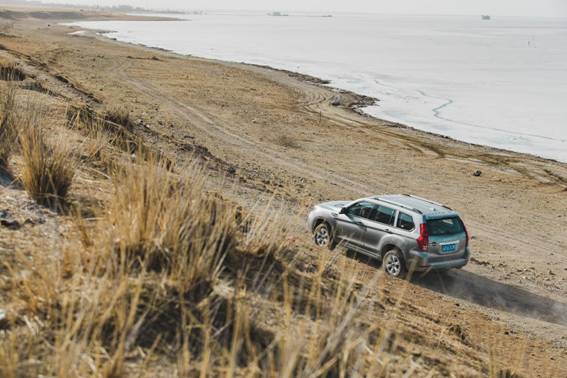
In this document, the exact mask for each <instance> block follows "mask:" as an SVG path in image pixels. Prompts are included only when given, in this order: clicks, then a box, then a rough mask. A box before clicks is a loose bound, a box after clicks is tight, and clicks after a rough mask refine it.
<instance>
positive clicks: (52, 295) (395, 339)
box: [0, 104, 551, 378]
mask: <svg viewBox="0 0 567 378" xmlns="http://www.w3.org/2000/svg"><path fill="white" fill-rule="evenodd" d="M20 109H21V110H22V111H21V114H20V113H17V124H18V125H25V126H26V127H22V128H21V135H20V143H21V146H22V155H23V168H22V169H23V172H22V178H23V182H24V186H25V188H26V190H27V191H28V192H29V193H30V195H31V196H32V197H33V198H35V199H36V200H37V201H38V202H41V203H46V204H49V205H53V204H60V202H61V201H62V200H64V199H65V197H66V196H67V193H68V191H69V187H70V185H71V183H72V181H73V164H70V161H71V159H69V156H68V154H67V153H66V152H64V149H62V148H61V146H63V147H64V148H69V147H68V146H67V144H68V143H60V144H50V143H48V142H49V141H51V140H48V139H47V138H46V135H45V131H44V129H43V128H42V122H41V120H42V119H43V111H42V109H41V107H38V106H37V104H28V105H26V106H23V107H20ZM68 121H69V122H71V121H73V122H75V123H73V125H74V127H73V128H74V129H76V130H78V131H81V132H82V135H83V136H85V137H86V138H88V141H87V142H82V144H81V145H80V149H81V152H82V155H83V156H84V157H85V159H84V161H83V163H87V164H85V165H83V166H81V167H79V169H84V168H85V166H86V165H88V164H91V163H92V162H93V161H106V162H107V163H106V164H108V167H110V166H111V167H112V168H109V169H108V170H107V171H106V174H104V175H101V176H103V177H105V178H103V179H101V180H108V181H105V183H106V184H108V185H107V186H108V187H110V186H112V190H111V191H109V192H108V193H105V195H104V198H103V199H102V200H101V206H100V207H97V209H96V210H94V211H96V213H95V214H94V215H93V216H89V218H88V219H85V218H81V216H80V215H78V216H77V218H76V219H75V220H74V224H73V226H75V227H70V228H72V229H71V231H65V233H64V237H65V239H66V242H65V243H63V242H62V243H61V244H60V245H57V246H55V247H50V248H46V249H45V250H44V249H42V250H41V251H40V252H39V253H32V254H31V255H28V254H23V253H21V254H19V253H15V254H14V260H15V261H16V262H15V263H12V262H3V261H0V270H1V271H2V272H6V275H5V276H4V277H0V293H1V294H2V297H0V301H1V302H0V304H1V305H2V306H3V309H5V310H6V313H7V315H8V316H7V321H4V322H3V323H2V325H0V376H1V377H7V378H11V377H27V376H40V375H41V376H57V377H90V376H92V377H122V376H144V375H145V376H152V377H153V376H168V377H169V376H182V377H193V376H201V377H206V376H246V377H248V376H273V377H275V376H278V377H280V376H281V377H296V376H297V377H348V376H376V377H387V376H408V377H409V376H423V377H425V376H447V375H450V374H452V373H453V371H452V370H450V367H449V366H450V365H449V364H450V363H451V362H446V361H441V360H440V359H438V357H437V355H435V354H434V353H435V352H433V355H432V357H430V356H429V355H428V353H429V352H431V351H430V350H429V349H434V348H437V347H438V346H433V344H432V342H431V340H436V337H434V336H431V337H430V338H426V337H424V336H423V335H424V333H423V332H425V331H423V330H421V331H420V332H421V333H419V332H413V331H414V328H419V327H422V326H423V324H425V325H427V326H428V327H438V328H432V329H435V330H436V329H440V328H442V327H444V326H445V324H444V323H443V322H442V321H440V320H439V319H435V318H432V320H431V321H430V320H428V319H429V318H428V317H427V316H423V317H422V318H420V319H419V322H418V323H411V322H410V321H409V320H408V319H409V318H403V313H404V309H403V308H402V307H403V306H406V308H405V311H407V312H410V311H414V312H417V311H418V310H417V309H415V308H410V307H411V306H413V305H412V304H409V305H408V304H404V300H403V299H404V297H405V295H406V289H405V288H407V286H404V285H409V284H408V283H396V284H395V290H392V294H391V295H390V297H389V298H390V299H391V298H395V303H394V304H392V305H389V306H390V307H386V305H385V303H386V301H383V300H381V298H379V297H380V293H381V292H382V290H384V291H385V288H384V285H379V283H378V275H376V276H372V274H374V273H372V274H371V275H370V277H368V276H366V277H365V280H364V282H367V283H366V284H361V283H360V281H359V280H358V279H357V278H360V277H359V276H357V274H358V273H359V272H357V269H358V268H356V269H354V268H353V267H350V266H348V263H347V262H344V263H343V264H344V265H340V266H338V264H339V263H338V262H337V255H333V254H330V253H323V254H320V255H319V254H317V257H313V256H310V257H309V258H305V257H304V255H302V253H301V252H302V251H299V250H296V249H294V248H292V244H291V243H290V240H289V238H288V237H287V234H286V231H285V228H286V227H285V224H283V221H282V218H280V217H279V216H278V212H277V211H274V210H273V209H271V206H267V207H266V208H265V209H255V211H254V214H250V213H247V212H245V211H244V210H243V209H242V208H240V207H239V206H237V205H236V204H234V203H232V202H230V201H227V200H225V199H224V198H222V196H220V195H218V194H212V193H209V192H207V190H206V188H207V187H209V183H207V172H206V171H205V170H203V169H202V168H199V167H198V166H197V165H195V166H191V167H182V168H179V167H177V168H176V167H173V166H172V165H171V163H169V162H168V161H165V160H159V159H156V156H157V155H144V154H139V155H138V156H137V159H135V161H134V162H132V161H131V160H130V155H129V151H122V152H120V151H121V150H120V149H118V148H114V147H115V146H116V145H117V144H118V145H119V144H121V142H116V140H115V139H114V138H121V135H122V136H127V137H128V138H130V136H129V134H128V130H126V129H125V128H123V129H124V130H123V131H124V132H123V131H119V132H115V130H116V129H115V128H114V126H112V124H114V123H115V122H114V121H112V124H109V123H108V120H104V119H103V118H102V117H98V116H96V113H93V112H90V111H89V112H87V111H86V110H84V109H83V112H74V116H73V117H70V119H69V118H68ZM109 125H110V126H109ZM67 126H69V124H67ZM18 127H19V126H18ZM109 127H110V128H109ZM118 130H121V129H118ZM51 142H52V141H51ZM0 146H1V144H0ZM113 146H114V147H113ZM125 152H128V153H125ZM110 153H112V155H110ZM119 153H122V155H124V156H122V157H125V158H124V159H123V160H120V162H119V163H118V162H117V160H118V159H119V156H118V155H114V154H119ZM179 172H183V173H182V174H180V173H179ZM91 182H92V181H89V183H91ZM110 184H112V185H110ZM62 219H63V218H62V217H59V218H58V220H59V221H61V222H64V221H65V220H62ZM66 221H69V222H71V221H70V220H69V219H66ZM386 309H387V310H386ZM428 316H430V315H428ZM399 318H402V320H399ZM404 322H406V323H407V324H405V323H404ZM439 323H440V324H439ZM402 329H404V330H405V331H404V332H405V334H404V333H403V332H402V331H401V330H402ZM408 329H409V331H408ZM461 331H462V330H461ZM430 332H431V333H434V332H435V331H434V330H431V331H430ZM459 332H460V331H459ZM459 332H456V333H458V334H457V335H456V336H454V339H455V340H457V341H451V340H452V339H451V337H453V336H451V335H449V336H447V337H445V336H444V337H443V344H447V345H448V346H447V347H446V348H447V349H446V350H447V351H451V352H450V353H454V350H455V348H453V346H454V345H457V346H458V347H461V348H464V347H466V348H468V346H466V345H464V344H454V343H458V342H459V341H458V340H459ZM460 336H461V337H460V338H462V337H463V335H462V334H461V335H460ZM404 337H405V338H408V339H414V338H415V340H414V341H413V342H412V343H410V344H403V340H401V339H402V338H404ZM430 339H431V340H430ZM439 340H441V337H439ZM467 342H469V341H468V339H467ZM407 345H411V346H412V347H413V346H415V345H419V348H418V350H417V352H416V351H414V350H408V349H406V348H407ZM463 345H464V346H463ZM467 345H468V344H467ZM463 350H464V349H463ZM467 350H468V349H467ZM414 353H415V354H414ZM447 353H448V354H450V353H449V352H447ZM463 353H464V352H463ZM519 354H521V353H519ZM453 357H455V356H454V355H452V354H451V356H450V357H448V361H450V359H451V358H453ZM494 361H496V360H494ZM494 361H489V362H488V363H486V364H485V365H480V363H478V364H479V365H480V368H478V371H480V369H481V368H482V367H485V366H486V369H485V373H486V374H490V375H491V376H493V377H497V376H503V375H502V374H506V371H507V370H505V369H507V366H509V365H507V362H506V363H505V362H500V361H497V362H498V363H496V362H494ZM475 363H477V361H473V362H471V365H467V366H472V364H475ZM459 366H460V365H459ZM503 372H504V373H503ZM457 374H461V372H457ZM462 374H463V375H466V374H468V372H462ZM544 375H545V374H544ZM549 375H550V376H551V374H549ZM504 376H505V375H504Z"/></svg>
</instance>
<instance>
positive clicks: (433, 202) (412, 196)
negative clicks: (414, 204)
mask: <svg viewBox="0 0 567 378" xmlns="http://www.w3.org/2000/svg"><path fill="white" fill-rule="evenodd" d="M404 196H406V197H411V198H415V199H417V200H420V201H424V202H428V203H430V204H433V205H437V206H441V207H444V208H445V209H448V210H451V211H453V209H451V208H450V207H449V206H447V205H443V204H442V203H439V202H435V201H431V200H428V199H426V198H422V197H418V196H414V195H413V194H404Z"/></svg>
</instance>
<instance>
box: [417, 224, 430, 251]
mask: <svg viewBox="0 0 567 378" xmlns="http://www.w3.org/2000/svg"><path fill="white" fill-rule="evenodd" d="M417 245H418V246H419V249H421V250H422V251H427V248H428V246H429V235H428V234H427V226H426V224H425V223H422V224H420V225H419V237H418V238H417Z"/></svg>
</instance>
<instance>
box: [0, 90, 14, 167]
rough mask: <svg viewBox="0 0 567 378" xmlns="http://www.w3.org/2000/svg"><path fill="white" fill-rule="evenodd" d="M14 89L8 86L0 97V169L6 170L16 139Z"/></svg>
mask: <svg viewBox="0 0 567 378" xmlns="http://www.w3.org/2000/svg"><path fill="white" fill-rule="evenodd" d="M15 107H16V89H15V88H14V87H12V86H8V88H7V89H6V90H3V91H2V96H1V97H0V169H6V168H7V167H8V162H9V160H10V156H11V154H12V152H13V150H14V146H15V142H16V139H17V133H16V127H15V115H16V114H15V112H16V109H15Z"/></svg>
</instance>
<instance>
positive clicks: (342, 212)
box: [339, 207, 348, 214]
mask: <svg viewBox="0 0 567 378" xmlns="http://www.w3.org/2000/svg"><path fill="white" fill-rule="evenodd" d="M347 210H348V207H341V209H340V210H339V214H346V213H347Z"/></svg>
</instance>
